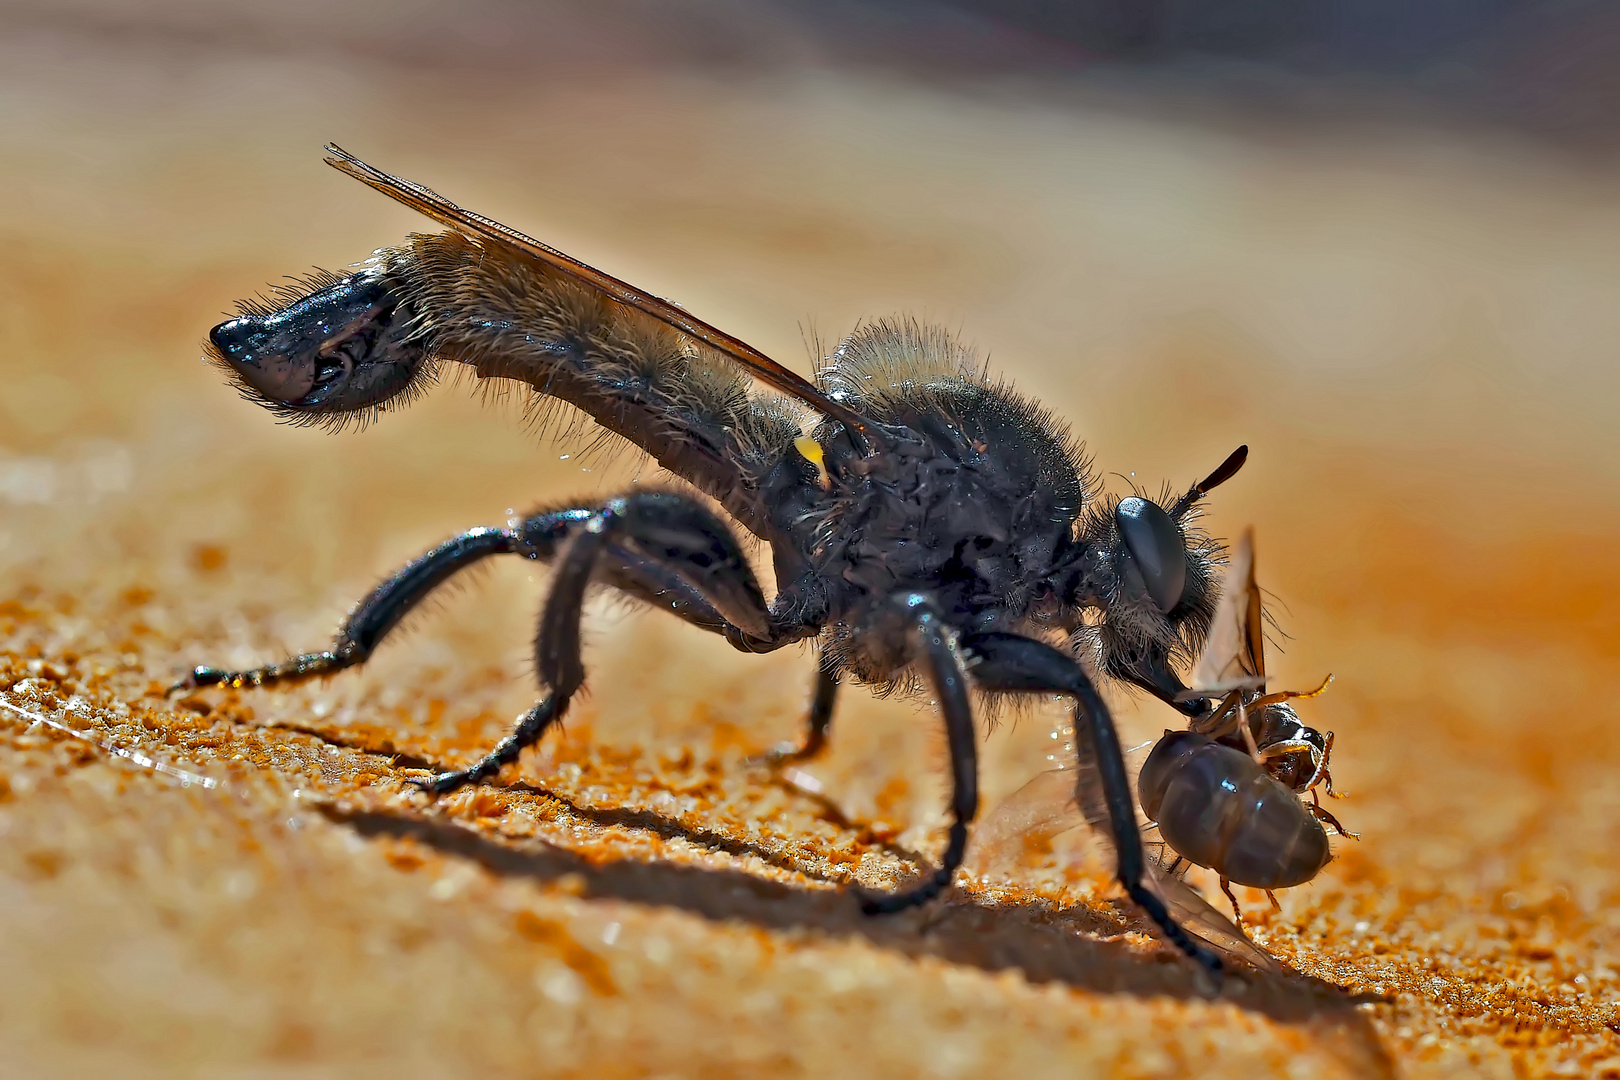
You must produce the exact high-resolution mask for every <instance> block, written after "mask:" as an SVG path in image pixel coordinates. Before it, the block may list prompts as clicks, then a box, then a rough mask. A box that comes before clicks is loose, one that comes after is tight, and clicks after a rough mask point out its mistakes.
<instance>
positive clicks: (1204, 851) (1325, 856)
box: [979, 532, 1355, 960]
mask: <svg viewBox="0 0 1620 1080" xmlns="http://www.w3.org/2000/svg"><path fill="white" fill-rule="evenodd" d="M1264 619H1265V616H1264V614H1263V609H1262V606H1261V602H1260V590H1259V586H1258V585H1257V584H1256V582H1255V577H1254V538H1253V533H1252V532H1245V533H1244V535H1243V536H1242V537H1241V538H1240V539H1239V541H1238V543H1237V545H1236V546H1235V547H1234V548H1233V550H1232V556H1231V563H1230V565H1229V566H1228V569H1227V573H1226V580H1225V585H1224V586H1223V588H1222V591H1221V598H1220V602H1219V605H1218V606H1217V609H1216V613H1215V617H1214V619H1213V621H1212V623H1211V627H1210V633H1209V638H1208V640H1207V641H1206V643H1205V646H1204V650H1203V653H1202V654H1201V655H1200V657H1199V661H1198V664H1197V666H1196V668H1195V669H1194V672H1193V677H1192V680H1191V681H1192V683H1193V687H1194V688H1193V689H1191V690H1189V691H1187V692H1186V693H1184V694H1183V695H1182V697H1183V699H1185V700H1196V701H1198V703H1199V704H1200V705H1201V706H1208V707H1207V708H1206V709H1205V710H1204V711H1203V712H1202V714H1201V715H1199V716H1197V717H1195V718H1194V719H1193V720H1192V721H1191V723H1190V725H1189V729H1188V730H1185V731H1166V732H1165V733H1164V735H1163V737H1162V738H1160V740H1159V741H1158V743H1157V744H1155V746H1154V747H1153V749H1152V751H1151V752H1150V753H1149V754H1148V757H1147V760H1146V761H1145V762H1144V763H1143V765H1142V770H1141V773H1140V774H1139V775H1138V777H1137V794H1138V796H1139V797H1140V799H1141V804H1142V810H1143V812H1144V813H1145V814H1146V815H1147V819H1148V821H1149V822H1150V823H1152V826H1153V827H1154V828H1156V829H1157V830H1158V833H1159V837H1160V844H1159V845H1158V846H1159V847H1160V848H1161V851H1162V854H1161V856H1160V857H1158V858H1154V859H1151V860H1150V865H1149V875H1148V876H1149V879H1150V881H1151V882H1152V884H1153V885H1154V886H1155V887H1157V888H1158V889H1159V890H1160V891H1161V893H1162V894H1163V895H1164V898H1165V900H1166V903H1167V905H1168V906H1169V907H1170V908H1171V910H1172V911H1174V912H1175V913H1176V914H1177V915H1179V916H1180V917H1181V918H1182V920H1183V921H1184V923H1186V924H1187V925H1188V926H1190V927H1192V928H1194V929H1195V932H1197V933H1199V934H1200V936H1203V937H1205V938H1206V940H1209V941H1210V942H1211V943H1213V944H1215V945H1216V946H1217V947H1219V948H1222V949H1223V950H1225V951H1227V952H1229V953H1231V954H1233V955H1238V956H1241V957H1243V958H1245V959H1250V960H1253V959H1254V957H1253V955H1252V953H1251V951H1250V950H1252V948H1253V947H1252V946H1249V947H1248V948H1243V947H1242V946H1238V945H1236V944H1235V943H1234V942H1233V941H1232V936H1231V933H1230V932H1229V931H1233V930H1235V928H1233V927H1231V924H1230V923H1228V922H1227V921H1226V920H1225V919H1224V918H1222V917H1221V916H1219V915H1218V914H1216V913H1215V912H1214V911H1213V910H1212V909H1210V908H1209V905H1208V904H1206V903H1205V902H1204V901H1203V899H1202V898H1201V897H1199V896H1198V895H1197V893H1195V892H1193V891H1192V890H1191V889H1190V888H1188V887H1187V886H1186V885H1185V884H1183V883H1182V881H1181V876H1182V875H1183V874H1185V872H1186V870H1187V867H1188V866H1189V865H1196V866H1203V867H1206V868H1209V869H1211V870H1214V871H1215V872H1216V874H1217V875H1219V878H1220V885H1221V889H1222V891H1223V892H1225V894H1226V896H1227V899H1228V900H1230V901H1231V903H1232V909H1233V911H1234V912H1235V913H1236V914H1237V915H1238V917H1239V919H1240V920H1241V918H1242V912H1241V911H1239V909H1238V905H1237V899H1236V898H1235V897H1234V896H1233V895H1232V891H1231V887H1230V884H1229V883H1230V882H1232V881H1236V882H1237V883H1239V884H1241V885H1249V886H1252V887H1254V888H1259V889H1265V890H1267V891H1268V895H1269V891H1270V890H1272V889H1285V888H1289V887H1291V886H1294V885H1301V884H1304V883H1305V882H1307V881H1309V880H1311V879H1312V878H1314V877H1315V876H1316V875H1317V874H1318V873H1320V872H1321V870H1322V868H1323V867H1324V866H1326V865H1327V863H1328V860H1329V858H1331V852H1330V850H1329V846H1328V836H1327V832H1326V830H1324V829H1323V827H1322V823H1323V822H1326V823H1327V824H1328V825H1329V826H1331V827H1332V828H1333V830H1334V831H1335V832H1337V833H1338V834H1339V835H1341V836H1351V837H1354V836H1355V834H1354V833H1350V832H1347V831H1346V830H1345V829H1344V827H1343V826H1342V825H1340V824H1339V822H1338V819H1336V818H1335V817H1334V816H1333V815H1332V814H1330V813H1329V812H1328V811H1327V809H1326V808H1325V807H1323V806H1321V805H1320V802H1319V800H1317V798H1316V790H1315V789H1316V787H1317V786H1318V785H1325V786H1326V787H1327V789H1328V792H1329V794H1337V793H1336V792H1334V791H1333V787H1332V780H1331V777H1330V774H1329V772H1328V759H1329V756H1330V755H1331V753H1332V749H1333V733H1332V732H1328V733H1327V734H1326V735H1325V736H1324V735H1323V734H1322V733H1321V732H1318V731H1316V730H1315V729H1313V728H1310V727H1307V726H1305V725H1304V724H1303V723H1301V721H1300V719H1299V716H1298V714H1297V713H1296V712H1295V711H1294V709H1293V707H1292V706H1291V705H1289V704H1288V702H1289V701H1290V700H1292V699H1295V698H1309V697H1315V696H1316V695H1317V694H1320V693H1322V691H1323V690H1325V689H1327V685H1328V682H1330V681H1331V680H1332V676H1329V677H1328V679H1327V680H1324V681H1323V683H1322V685H1321V686H1319V687H1317V689H1315V690H1313V691H1310V692H1307V693H1301V692H1297V691H1278V692H1275V693H1266V692H1265V683H1266V668H1265V635H1264ZM1086 739H1087V733H1085V732H1084V731H1081V730H1080V729H1079V728H1076V729H1075V731H1074V741H1075V744H1076V751H1077V758H1078V760H1079V762H1080V767H1081V768H1082V769H1084V768H1086V767H1087V762H1088V759H1089V756H1090V753H1091V752H1090V750H1089V748H1088V746H1087V743H1086ZM1061 776H1062V773H1061V772H1059V771H1051V772H1046V773H1042V774H1040V775H1039V776H1037V777H1035V779H1033V780H1031V781H1030V782H1029V783H1028V784H1026V785H1024V787H1023V788H1021V789H1019V790H1018V791H1017V792H1015V793H1013V795H1011V796H1009V797H1008V798H1007V799H1006V800H1005V801H1003V802H1002V803H1001V804H1000V805H999V806H997V807H996V808H995V809H994V810H992V811H991V812H990V814H988V815H987V816H986V818H985V821H984V823H983V824H982V825H981V826H980V829H979V842H980V843H981V844H982V845H983V848H982V849H981V850H993V848H992V845H994V844H1003V845H1011V844H1013V843H1014V842H1021V843H1023V844H1028V843H1031V842H1033V841H1035V840H1039V839H1045V838H1050V837H1052V836H1056V835H1057V834H1058V833H1060V832H1063V831H1065V830H1067V829H1069V828H1072V827H1074V826H1075V825H1077V824H1079V823H1080V821H1081V819H1084V820H1085V821H1086V822H1087V823H1089V824H1091V825H1092V826H1094V827H1095V826H1098V825H1099V824H1100V821H1101V819H1100V817H1099V815H1098V813H1097V808H1096V807H1095V805H1093V804H1091V803H1088V801H1087V799H1088V795H1087V791H1088V787H1087V785H1085V784H1080V785H1072V784H1070V783H1068V782H1066V780H1062V779H1054V778H1056V777H1061ZM1076 790H1078V791H1079V793H1080V795H1079V797H1078V799H1077V798H1076V796H1075V794H1074V792H1075V791H1076ZM1305 794H1309V795H1310V796H1311V802H1309V803H1307V802H1304V801H1303V800H1302V798H1301V796H1303V795H1305ZM1104 839H1106V838H1104ZM1149 846H1150V847H1152V846H1153V845H1149ZM1272 902H1273V904H1275V903H1276V898H1275V897H1273V898H1272Z"/></svg>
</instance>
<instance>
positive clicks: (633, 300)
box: [326, 143, 870, 435]
mask: <svg viewBox="0 0 1620 1080" xmlns="http://www.w3.org/2000/svg"><path fill="white" fill-rule="evenodd" d="M326 163H327V164H328V165H330V166H332V167H333V168H334V169H337V170H338V171H339V172H342V173H345V174H347V175H349V176H352V177H354V178H355V179H356V180H359V181H360V182H361V183H363V184H366V185H368V186H370V187H373V188H375V189H376V190H378V191H380V192H382V193H383V194H384V195H387V196H388V197H389V198H391V199H394V200H395V201H397V202H402V203H404V204H405V205H406V206H409V207H410V208H411V209H413V210H416V211H418V212H419V213H422V214H426V215H427V216H428V217H430V218H432V219H433V220H434V221H437V222H438V223H439V224H441V225H444V226H446V227H447V228H450V229H454V230H455V231H457V232H459V233H462V234H464V235H467V236H471V237H475V238H476V239H478V240H479V241H481V242H483V243H490V244H500V245H503V246H504V247H506V248H508V249H512V250H516V251H520V252H522V253H523V254H524V255H526V256H528V257H529V258H532V259H535V260H536V261H538V262H542V263H544V264H545V265H547V266H549V267H551V268H552V269H553V270H556V271H558V272H559V273H562V274H566V275H568V276H569V277H571V278H574V279H575V280H577V281H580V282H583V283H584V284H586V285H588V286H590V287H591V288H593V289H596V290H598V291H599V292H601V293H603V294H605V295H606V296H608V297H610V298H611V299H613V300H615V301H617V302H618V303H620V304H623V305H625V306H626V307H632V308H635V309H636V310H637V311H640V312H642V313H644V314H647V315H650V316H652V317H653V318H655V319H657V320H658V321H659V322H662V323H665V324H667V325H669V326H672V327H674V328H675V329H676V330H679V331H680V332H681V333H683V334H686V335H687V336H689V337H692V338H695V339H696V340H698V341H701V342H703V343H704V344H705V345H708V346H710V347H711V348H713V349H715V350H717V351H719V352H721V353H723V354H724V355H725V356H727V357H729V358H730V359H732V360H734V361H735V362H736V363H737V364H738V365H740V366H741V367H742V368H743V369H745V370H746V371H747V372H748V373H749V374H750V375H752V376H754V377H755V378H756V379H758V380H760V381H761V382H763V383H765V384H767V385H769V386H773V387H775V388H776V389H778V390H780V391H782V393H784V394H788V395H791V396H792V397H796V398H798V399H799V400H801V401H803V402H804V403H805V404H807V405H809V406H810V407H811V408H813V409H816V410H817V411H819V412H821V413H822V414H824V415H826V416H829V417H831V418H832V419H834V420H837V421H839V422H840V423H842V424H844V425H845V426H847V427H851V428H853V429H855V430H856V431H858V432H860V433H861V434H862V435H869V434H870V431H869V423H868V422H867V421H866V420H864V419H863V418H862V417H860V416H858V415H856V414H855V413H853V412H851V411H850V410H849V409H847V408H845V407H844V406H842V405H840V404H838V403H837V402H836V401H833V400H832V399H831V398H829V397H827V395H825V394H823V393H822V392H821V391H820V390H818V389H817V388H816V387H815V385H814V384H813V383H811V382H809V381H808V380H807V379H805V378H803V377H802V376H800V375H796V374H794V373H793V372H792V371H789V370H788V369H787V368H785V367H783V366H782V365H781V364H778V363H777V362H776V361H775V360H772V359H771V358H770V357H768V356H766V355H765V354H764V353H762V352H760V351H759V350H758V349H756V348H754V347H753V346H752V345H749V344H747V343H746V342H744V341H741V340H739V339H737V338H735V337H732V336H731V335H730V334H728V333H726V332H725V331H724V330H720V329H718V328H716V327H714V326H710V325H709V324H708V323H706V322H704V321H703V320H702V319H699V318H695V317H694V316H692V315H689V314H688V313H687V312H685V311H682V310H681V309H680V308H679V307H677V306H676V305H674V304H672V303H670V302H669V301H668V300H665V299H663V298H661V297H657V296H654V295H652V294H651V293H649V292H647V291H645V290H643V289H638V288H636V287H635V286H634V285H631V284H630V283H628V282H625V281H620V280H619V279H618V278H616V277H614V276H612V275H611V274H605V273H603V272H602V271H600V270H598V269H596V268H595V267H593V266H587V265H586V264H585V263H582V262H580V261H579V260H578V259H576V258H574V257H573V256H571V255H565V254H563V253H562V252H560V251H558V250H557V249H556V248H554V247H551V246H550V245H548V244H542V243H541V242H540V241H538V240H535V239H534V238H532V237H529V236H525V235H523V234H522V233H520V232H518V231H517V230H516V229H512V228H508V227H507V226H505V225H502V224H501V223H500V222H498V221H494V220H492V219H490V218H487V217H484V216H483V215H482V214H475V213H473V212H472V211H471V210H463V209H462V208H461V207H459V206H457V205H456V204H455V203H453V202H451V201H450V200H449V199H446V198H445V197H444V196H443V195H440V194H438V193H437V192H435V191H431V190H429V189H428V188H425V187H423V186H422V185H421V184H418V183H415V182H413V181H410V180H406V179H403V178H402V177H398V176H393V175H390V174H389V173H385V172H383V171H382V170H381V169H378V168H375V167H373V166H371V165H367V164H366V163H365V162H363V161H361V160H360V159H359V158H357V157H355V156H354V155H353V154H350V153H349V152H347V151H346V150H343V149H342V148H340V147H338V146H336V145H334V144H332V143H328V144H327V145H326Z"/></svg>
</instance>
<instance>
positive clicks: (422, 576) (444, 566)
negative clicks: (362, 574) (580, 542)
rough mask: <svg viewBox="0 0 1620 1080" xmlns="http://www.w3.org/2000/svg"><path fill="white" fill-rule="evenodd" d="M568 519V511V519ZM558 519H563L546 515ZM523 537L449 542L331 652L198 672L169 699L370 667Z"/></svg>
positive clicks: (482, 532)
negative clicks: (410, 620)
mask: <svg viewBox="0 0 1620 1080" xmlns="http://www.w3.org/2000/svg"><path fill="white" fill-rule="evenodd" d="M566 513H568V511H564V512H563V514H566ZM543 516H545V517H548V518H558V517H561V516H562V515H561V514H550V515H543ZM520 543H521V540H520V537H519V535H518V534H517V533H516V532H514V531H513V530H511V529H490V528H483V529H472V530H470V531H468V532H464V533H462V534H461V535H460V536H457V537H454V538H452V539H450V540H446V541H445V542H444V543H442V544H440V545H439V546H438V547H436V548H434V549H433V550H432V551H429V552H427V553H426V554H425V555H421V556H418V557H417V558H415V559H413V560H411V561H410V562H409V563H407V564H406V565H405V566H403V567H401V568H400V569H399V571H398V572H396V573H395V574H393V575H392V576H391V577H389V578H388V580H387V581H384V582H383V583H382V584H381V585H379V586H377V587H376V588H375V589H373V590H372V592H371V595H370V596H367V597H366V598H365V599H364V600H362V601H360V603H359V605H358V606H357V607H356V608H355V609H354V613H353V614H352V615H350V616H349V618H348V620H347V621H345V622H344V624H343V627H342V629H340V630H339V631H338V633H337V638H336V640H334V641H333V642H332V647H331V648H329V649H325V650H323V651H321V652H308V653H300V654H299V655H297V656H292V657H288V658H287V659H285V660H281V661H278V662H277V663H274V664H267V665H265V666H264V667H257V668H248V669H247V670H245V671H227V670H225V669H223V668H215V667H198V668H193V669H192V671H191V673H190V674H189V675H187V676H186V677H185V678H184V679H182V680H180V681H179V682H178V683H176V684H175V685H174V686H172V687H170V688H169V690H170V693H173V692H175V691H177V690H189V689H193V688H196V687H199V686H235V687H247V686H272V685H275V684H277V683H297V682H303V681H304V680H306V679H313V678H318V677H320V676H322V675H331V674H334V673H336V672H339V671H342V670H344V669H345V668H351V667H356V666H358V665H360V664H363V663H365V662H366V660H367V659H368V658H369V657H370V656H371V654H372V651H373V650H375V649H376V647H377V646H378V644H380V643H381V642H382V640H383V638H385V637H386V636H388V633H389V631H391V630H393V629H394V628H395V627H397V626H398V625H399V624H400V622H401V620H403V619H404V618H405V616H406V615H407V614H409V613H410V611H411V609H412V608H414V607H416V606H417V605H418V604H420V603H421V602H422V601H423V600H424V599H426V598H427V595H428V594H429V593H431V592H432V591H433V590H434V589H437V588H438V587H439V586H440V585H443V584H444V583H445V582H446V581H447V580H449V579H450V577H451V576H452V575H454V574H455V573H456V572H457V571H459V570H464V569H466V568H467V567H469V566H472V565H473V564H474V563H478V562H482V561H483V560H484V559H487V558H488V557H489V556H491V555H503V554H506V553H509V552H513V551H517V550H520V547H519V545H520Z"/></svg>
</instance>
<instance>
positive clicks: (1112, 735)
mask: <svg viewBox="0 0 1620 1080" xmlns="http://www.w3.org/2000/svg"><path fill="white" fill-rule="evenodd" d="M962 649H963V651H964V652H965V653H967V654H968V655H969V656H970V657H972V673H973V679H974V681H975V682H976V683H978V685H979V686H980V687H982V688H983V689H985V690H990V691H1002V692H1006V693H1026V694H1027V693H1059V694H1067V695H1069V696H1070V697H1072V698H1074V702H1075V711H1074V737H1075V746H1076V749H1077V750H1078V751H1079V752H1080V753H1081V754H1082V755H1087V756H1089V757H1090V759H1091V760H1093V761H1094V762H1095V763H1096V766H1097V771H1098V774H1099V775H1100V776H1101V778H1102V788H1103V790H1102V799H1101V800H1100V805H1098V802H1099V800H1098V799H1097V793H1096V792H1094V791H1090V790H1085V789H1082V790H1080V791H1078V792H1076V796H1077V798H1078V800H1079V803H1080V808H1081V810H1082V811H1084V812H1085V816H1086V818H1087V820H1091V821H1094V822H1095V821H1096V820H1097V819H1099V818H1101V817H1103V816H1106V817H1107V820H1108V826H1109V832H1110V833H1111V834H1112V838H1113V844H1114V853H1115V856H1116V858H1117V859H1118V864H1117V872H1118V877H1119V883H1120V884H1121V885H1122V886H1124V888H1125V892H1126V893H1127V894H1128V895H1129V896H1130V898H1131V900H1132V901H1134V902H1135V903H1136V905H1137V906H1138V907H1140V908H1141V909H1142V910H1143V911H1145V912H1146V913H1147V915H1148V917H1149V918H1150V919H1152V920H1153V921H1154V922H1155V923H1157V924H1158V926H1159V929H1160V930H1162V931H1163V932H1164V936H1165V937H1166V938H1168V939H1169V940H1170V942H1171V944H1173V945H1175V946H1176V948H1178V949H1180V950H1181V951H1182V952H1184V953H1186V954H1187V955H1188V956H1190V957H1192V958H1193V959H1194V960H1197V961H1198V962H1199V963H1200V964H1202V965H1203V966H1204V967H1205V968H1207V969H1208V970H1209V971H1211V972H1214V973H1217V974H1218V973H1219V972H1220V971H1221V961H1220V959H1219V958H1218V957H1217V956H1216V955H1215V954H1214V953H1213V952H1211V951H1209V950H1208V949H1207V948H1205V947H1204V946H1203V945H1201V944H1199V943H1198V942H1197V940H1195V939H1194V938H1193V936H1192V935H1191V934H1189V933H1187V931H1186V930H1184V929H1182V927H1181V925H1180V924H1179V923H1177V922H1176V921H1175V919H1174V918H1172V917H1171V915H1170V911H1169V909H1168V908H1167V907H1166V906H1165V904H1164V901H1163V900H1161V899H1160V898H1159V896H1158V895H1157V894H1155V893H1154V892H1153V891H1152V890H1151V889H1150V888H1148V885H1147V880H1146V879H1147V869H1146V862H1147V860H1146V855H1145V854H1144V852H1143V849H1142V834H1141V832H1140V830H1138V828H1137V825H1136V804H1135V801H1134V799H1133V798H1132V796H1131V782H1130V777H1129V776H1128V774H1127V773H1126V772H1125V755H1124V752H1123V751H1122V750H1121V748H1120V744H1119V733H1118V732H1117V731H1116V730H1115V729H1114V720H1113V717H1112V716H1111V715H1110V714H1109V712H1108V706H1107V705H1106V704H1104V702H1103V699H1102V696H1101V695H1099V694H1098V693H1097V688H1096V687H1095V686H1093V685H1092V683H1091V679H1090V678H1088V677H1087V676H1086V673H1085V671H1084V669H1082V668H1081V667H1080V665H1079V664H1078V663H1076V662H1075V660H1074V658H1073V657H1070V656H1066V655H1064V654H1063V653H1061V652H1059V651H1058V650H1056V649H1054V648H1052V647H1051V646H1050V645H1047V644H1045V643H1043V642H1039V641H1034V640H1031V639H1030V638H1025V637H1019V636H1018V635H1017V634H1003V633H989V634H973V635H971V636H968V637H965V638H963V639H962Z"/></svg>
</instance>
